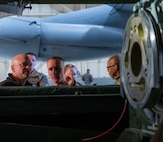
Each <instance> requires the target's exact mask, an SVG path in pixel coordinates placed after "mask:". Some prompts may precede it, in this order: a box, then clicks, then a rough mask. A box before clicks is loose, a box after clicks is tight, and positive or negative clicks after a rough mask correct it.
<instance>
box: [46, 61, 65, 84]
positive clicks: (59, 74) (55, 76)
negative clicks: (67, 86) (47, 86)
mask: <svg viewBox="0 0 163 142" xmlns="http://www.w3.org/2000/svg"><path fill="white" fill-rule="evenodd" d="M47 69H48V75H49V77H50V78H51V80H52V81H53V82H56V83H58V82H60V81H63V63H62V62H61V61H59V60H57V59H50V60H49V61H48V62H47Z"/></svg>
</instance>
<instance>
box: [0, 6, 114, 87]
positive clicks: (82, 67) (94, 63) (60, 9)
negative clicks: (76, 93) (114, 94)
mask: <svg viewBox="0 0 163 142" xmlns="http://www.w3.org/2000/svg"><path fill="white" fill-rule="evenodd" d="M97 5H101V4H31V6H32V9H30V8H26V9H24V11H23V13H22V15H23V16H27V17H28V16H29V17H46V16H51V15H58V14H63V13H66V12H71V11H76V10H80V9H86V8H90V7H94V6H97ZM3 6H4V5H3ZM3 6H2V5H0V8H3ZM28 6H29V5H27V7H28ZM9 15H11V14H9V13H5V12H0V17H5V16H9ZM108 58H109V57H104V58H99V59H94V60H86V61H85V60H82V61H74V62H65V64H67V63H72V64H74V65H75V66H76V67H77V69H78V70H79V72H80V75H82V74H84V73H85V72H86V70H87V69H88V68H89V69H90V72H91V74H92V75H93V77H94V81H93V82H92V84H97V85H107V84H113V82H114V80H113V79H111V78H110V77H109V75H108V72H107V69H106V64H107V60H108ZM0 59H1V58H0ZM0 64H1V74H0V81H2V80H4V79H5V78H6V76H7V74H8V73H9V72H10V61H8V60H4V59H1V61H0ZM36 69H37V70H38V71H40V72H43V73H44V74H46V75H47V69H46V63H45V62H42V61H38V63H37V65H36ZM80 75H79V77H78V81H79V82H80V83H81V84H84V83H83V81H82V80H81V78H80ZM47 76H48V75H47ZM49 84H51V82H50V79H49Z"/></svg>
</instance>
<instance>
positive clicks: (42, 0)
mask: <svg viewBox="0 0 163 142" xmlns="http://www.w3.org/2000/svg"><path fill="white" fill-rule="evenodd" d="M15 1H16V0H15ZM17 1H18V2H22V1H24V2H29V1H28V0H17ZM8 2H14V1H11V0H1V1H0V4H6V3H8ZM30 2H31V3H33V4H72V3H73V4H80V3H87V4H89V3H90V4H94V3H114V4H115V3H136V2H138V0H102V1H100V0H87V1H86V0H85V1H84V0H55V1H54V0H30Z"/></svg>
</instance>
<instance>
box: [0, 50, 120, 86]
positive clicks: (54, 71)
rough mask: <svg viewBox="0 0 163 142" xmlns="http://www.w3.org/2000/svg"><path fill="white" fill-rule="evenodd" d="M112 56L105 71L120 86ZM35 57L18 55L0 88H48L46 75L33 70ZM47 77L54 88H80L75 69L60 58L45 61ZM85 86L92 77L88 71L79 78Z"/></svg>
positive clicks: (117, 66) (33, 55) (29, 54)
mask: <svg viewBox="0 0 163 142" xmlns="http://www.w3.org/2000/svg"><path fill="white" fill-rule="evenodd" d="M117 57H118V56H113V57H111V58H110V59H109V60H108V63H107V64H108V65H107V69H108V72H109V74H110V76H111V77H112V78H113V79H115V80H116V83H115V84H117V85H119V84H120V73H119V58H117ZM35 65H36V55H35V54H34V53H30V52H29V53H26V54H18V55H16V56H15V57H14V58H13V59H12V62H11V73H9V74H8V77H7V78H6V80H4V81H2V82H0V86H49V84H48V79H47V77H46V75H44V74H43V73H40V72H38V71H37V70H36V69H35ZM47 70H48V75H49V77H50V79H51V81H52V83H53V85H54V86H69V87H71V86H82V85H81V84H80V83H79V82H77V80H76V78H77V77H76V76H77V69H76V67H75V66H74V65H72V64H68V65H66V66H64V61H63V59H62V58H60V57H51V58H49V59H48V60H47ZM81 77H82V80H83V81H84V82H85V85H90V84H91V82H92V81H93V76H92V75H91V74H90V70H89V69H87V72H86V73H85V74H84V75H82V76H81Z"/></svg>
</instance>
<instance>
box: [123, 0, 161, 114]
mask: <svg viewBox="0 0 163 142" xmlns="http://www.w3.org/2000/svg"><path fill="white" fill-rule="evenodd" d="M162 3H163V2H162V1H158V0H156V1H153V2H149V1H147V2H145V3H139V4H137V5H136V6H135V11H134V13H133V14H132V15H131V17H130V18H129V20H128V22H127V25H126V29H125V35H124V41H123V48H122V51H121V53H122V56H121V58H122V60H121V92H122V93H123V94H124V96H125V97H126V99H127V100H128V101H129V103H130V104H131V105H132V106H133V107H134V108H138V109H139V108H151V109H152V110H154V111H155V112H157V113H160V112H163V100H162V93H163V79H162V78H163V71H162V70H163V44H162V41H163V33H162V28H163V22H162V21H163V12H162V11H163V10H162V9H163V8H162V5H163V4H162Z"/></svg>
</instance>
